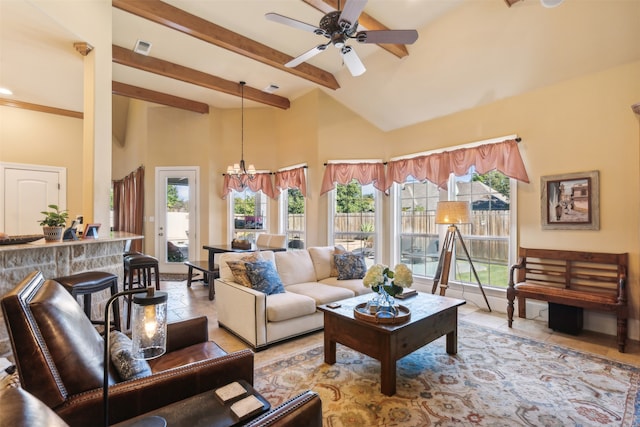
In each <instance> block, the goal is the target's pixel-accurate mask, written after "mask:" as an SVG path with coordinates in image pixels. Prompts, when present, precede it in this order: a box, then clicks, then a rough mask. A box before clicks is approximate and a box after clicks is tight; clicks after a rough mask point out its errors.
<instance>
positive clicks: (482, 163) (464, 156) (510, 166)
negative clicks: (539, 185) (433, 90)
mask: <svg viewBox="0 0 640 427" xmlns="http://www.w3.org/2000/svg"><path fill="white" fill-rule="evenodd" d="M471 166H475V168H476V171H477V172H478V173H479V174H484V173H487V172H489V171H492V170H494V169H495V170H498V171H500V172H502V173H503V174H505V175H506V176H508V177H510V178H514V179H517V180H518V181H522V182H529V176H528V175H527V171H526V170H525V167H524V162H523V161H522V157H521V156H520V150H518V143H517V142H516V141H515V140H513V139H511V140H507V141H503V142H499V143H496V144H486V145H480V146H478V147H471V148H461V149H459V150H452V151H444V152H442V153H435V154H431V155H426V156H418V157H413V158H410V159H402V160H392V161H390V162H389V163H388V164H387V182H386V184H385V190H389V189H390V188H391V186H392V185H393V183H394V182H396V183H398V184H401V183H403V182H405V181H406V180H407V177H408V176H410V175H411V176H412V177H413V178H415V179H417V180H418V181H424V180H427V181H430V182H433V183H434V184H436V185H437V186H438V187H439V188H447V181H448V180H449V175H450V174H451V173H453V174H454V175H457V176H462V175H464V174H466V173H467V171H468V170H469V168H470V167H471Z"/></svg>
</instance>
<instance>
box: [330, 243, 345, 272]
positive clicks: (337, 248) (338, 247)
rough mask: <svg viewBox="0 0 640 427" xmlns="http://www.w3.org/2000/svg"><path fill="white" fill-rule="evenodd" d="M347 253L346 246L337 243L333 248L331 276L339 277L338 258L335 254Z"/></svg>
mask: <svg viewBox="0 0 640 427" xmlns="http://www.w3.org/2000/svg"><path fill="white" fill-rule="evenodd" d="M344 253H347V250H346V249H345V248H344V246H341V245H336V246H335V247H334V248H333V254H332V255H331V277H338V266H337V265H336V259H335V257H334V255H338V254H344Z"/></svg>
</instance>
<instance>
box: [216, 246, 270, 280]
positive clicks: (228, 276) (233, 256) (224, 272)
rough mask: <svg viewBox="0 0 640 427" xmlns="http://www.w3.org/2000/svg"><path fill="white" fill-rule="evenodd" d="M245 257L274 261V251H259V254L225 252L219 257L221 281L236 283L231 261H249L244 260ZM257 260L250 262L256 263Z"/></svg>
mask: <svg viewBox="0 0 640 427" xmlns="http://www.w3.org/2000/svg"><path fill="white" fill-rule="evenodd" d="M245 257H259V259H261V260H265V261H273V259H274V258H273V251H258V252H225V253H222V254H220V256H219V257H218V265H219V266H220V280H223V281H225V282H236V278H235V277H234V276H233V272H232V271H231V267H229V264H228V262H229V261H247V260H243V258H245ZM256 260H257V259H250V261H256Z"/></svg>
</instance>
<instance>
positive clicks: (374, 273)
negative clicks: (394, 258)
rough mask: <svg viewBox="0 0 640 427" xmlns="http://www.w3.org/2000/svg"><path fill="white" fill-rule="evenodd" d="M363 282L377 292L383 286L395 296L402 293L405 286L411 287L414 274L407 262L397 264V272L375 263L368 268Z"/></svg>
mask: <svg viewBox="0 0 640 427" xmlns="http://www.w3.org/2000/svg"><path fill="white" fill-rule="evenodd" d="M362 283H363V284H364V285H365V286H367V287H371V289H373V290H374V291H375V292H379V291H380V286H382V288H383V289H384V291H385V292H386V293H387V294H389V295H391V296H395V295H398V294H401V293H402V290H403V289H404V288H409V287H411V284H412V283H413V275H412V273H411V270H409V267H407V266H406V264H398V265H396V268H395V272H394V271H393V270H391V269H390V268H389V267H387V266H386V265H383V264H375V265H373V266H371V268H369V270H367V274H366V275H365V276H364V279H363V280H362Z"/></svg>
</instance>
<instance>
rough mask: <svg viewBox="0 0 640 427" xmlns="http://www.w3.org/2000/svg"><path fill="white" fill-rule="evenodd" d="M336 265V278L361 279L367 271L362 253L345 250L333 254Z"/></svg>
mask: <svg viewBox="0 0 640 427" xmlns="http://www.w3.org/2000/svg"><path fill="white" fill-rule="evenodd" d="M333 259H334V260H335V262H336V267H338V280H348V279H362V278H363V277H364V275H365V274H366V273H367V264H366V263H365V261H364V256H363V255H362V254H353V253H350V252H346V253H343V254H335V255H333Z"/></svg>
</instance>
